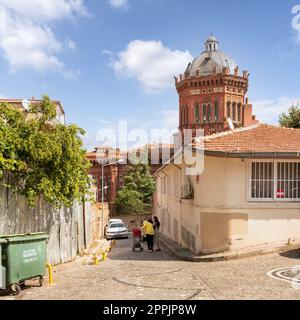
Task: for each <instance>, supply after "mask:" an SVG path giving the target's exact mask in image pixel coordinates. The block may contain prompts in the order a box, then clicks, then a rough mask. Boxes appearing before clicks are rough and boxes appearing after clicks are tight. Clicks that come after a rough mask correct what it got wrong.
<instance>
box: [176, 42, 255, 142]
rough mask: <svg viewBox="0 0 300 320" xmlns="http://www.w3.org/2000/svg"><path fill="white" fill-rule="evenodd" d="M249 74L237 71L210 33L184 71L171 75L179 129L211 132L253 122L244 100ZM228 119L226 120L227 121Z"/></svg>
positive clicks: (236, 67) (246, 100)
mask: <svg viewBox="0 0 300 320" xmlns="http://www.w3.org/2000/svg"><path fill="white" fill-rule="evenodd" d="M248 83H249V73H248V71H243V72H242V74H240V71H239V67H238V66H237V65H236V63H235V62H234V61H233V60H232V59H231V58H230V57H229V56H228V55H227V54H225V53H224V52H222V51H221V50H220V49H219V42H218V41H217V39H216V38H215V37H214V36H210V37H209V38H208V39H207V41H206V43H205V50H204V52H203V53H202V54H201V55H200V56H199V57H198V58H196V59H195V60H194V61H192V62H191V63H189V65H188V67H187V69H186V70H185V72H184V74H182V75H180V76H179V78H175V85H176V89H177V92H178V95H179V131H180V132H182V133H183V130H184V129H192V131H193V136H195V131H196V129H204V134H205V135H208V134H213V133H217V132H222V131H226V130H228V129H229V125H228V118H230V119H231V120H232V122H233V125H234V127H246V126H249V125H251V124H254V123H256V120H255V117H254V116H253V115H252V105H251V104H249V103H248V99H247V98H246V94H247V91H248ZM229 121H230V120H229Z"/></svg>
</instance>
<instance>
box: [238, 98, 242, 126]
mask: <svg viewBox="0 0 300 320" xmlns="http://www.w3.org/2000/svg"><path fill="white" fill-rule="evenodd" d="M237 112H238V114H237V116H238V121H239V122H241V119H242V114H241V112H242V105H241V104H240V103H239V104H238V109H237Z"/></svg>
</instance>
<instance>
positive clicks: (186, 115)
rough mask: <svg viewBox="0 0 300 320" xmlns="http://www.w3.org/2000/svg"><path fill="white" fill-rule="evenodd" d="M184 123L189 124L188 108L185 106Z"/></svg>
mask: <svg viewBox="0 0 300 320" xmlns="http://www.w3.org/2000/svg"><path fill="white" fill-rule="evenodd" d="M185 123H189V107H188V106H185Z"/></svg>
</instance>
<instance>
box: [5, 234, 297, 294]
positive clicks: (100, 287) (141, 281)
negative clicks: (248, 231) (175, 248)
mask: <svg viewBox="0 0 300 320" xmlns="http://www.w3.org/2000/svg"><path fill="white" fill-rule="evenodd" d="M108 258H109V259H108V260H107V261H105V262H101V263H100V265H99V266H94V265H88V264H87V258H86V257H84V258H77V259H76V261H74V262H72V263H69V264H65V265H61V266H58V267H55V268H54V271H55V272H54V285H52V286H49V285H48V284H47V281H46V283H45V286H44V287H42V288H39V287H36V286H35V282H31V283H30V282H29V283H28V287H27V288H25V289H24V291H22V293H21V294H20V295H19V296H18V297H12V296H2V297H0V299H6V300H12V299H20V300H23V299H24V300H27V299H45V300H49V299H50V300H51V299H80V300H83V299H92V300H93V299H97V300H99V299H101V300H102V299H117V300H127V299H128V300H136V299H151V300H158V299H159V300H160V299H166V300H168V299H196V300H201V299H300V290H296V289H294V288H292V285H291V283H288V282H284V281H280V280H278V279H274V278H272V277H270V276H268V275H267V273H268V272H269V271H271V270H273V269H276V268H286V267H294V266H297V265H299V264H300V254H299V252H289V253H284V254H272V255H265V256H259V257H251V258H245V259H241V260H231V261H224V262H208V263H193V262H183V261H178V260H177V259H176V258H174V257H173V256H171V255H170V254H169V253H168V252H166V249H164V248H163V251H162V252H153V253H152V252H147V251H145V252H142V253H140V252H137V253H133V252H131V239H129V240H120V241H117V243H116V247H115V248H114V249H113V251H112V252H111V253H109V256H108Z"/></svg>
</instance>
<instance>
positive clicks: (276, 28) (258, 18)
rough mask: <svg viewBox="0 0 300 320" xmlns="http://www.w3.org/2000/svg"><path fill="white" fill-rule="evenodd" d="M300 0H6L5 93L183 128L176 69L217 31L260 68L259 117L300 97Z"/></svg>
mask: <svg viewBox="0 0 300 320" xmlns="http://www.w3.org/2000/svg"><path fill="white" fill-rule="evenodd" d="M295 5H300V0H295V1H293V0H291V1H290V0H277V1H271V0H265V1H256V0H251V1H250V0H243V1H242V0H227V1H223V0H210V1H202V0H127V1H125V0H85V1H84V0H51V1H50V0H49V1H44V0H0V9H1V11H0V17H1V19H0V20H1V21H2V23H1V24H0V68H1V73H0V95H1V96H4V97H9V98H31V97H33V96H34V97H37V98H38V97H40V96H41V95H42V94H44V93H46V94H49V95H50V96H51V97H52V98H54V99H59V100H61V102H62V103H63V106H64V109H65V111H66V117H67V121H68V122H72V123H77V124H78V125H79V126H81V127H83V128H84V129H85V130H86V131H87V137H86V138H85V141H86V146H87V147H88V148H89V149H92V147H93V146H94V145H96V144H99V142H97V141H95V135H96V133H97V131H98V130H99V129H101V128H103V127H114V126H115V125H116V124H117V121H118V120H128V121H129V125H130V127H132V128H136V127H141V128H147V129H150V128H163V127H166V128H173V127H176V125H177V108H178V102H177V101H178V98H177V93H176V90H175V88H174V83H173V75H178V74H179V73H180V72H183V71H184V68H185V66H186V64H187V62H188V61H189V60H190V59H192V57H196V56H198V55H199V54H200V53H201V52H202V50H203V44H204V42H205V40H206V38H207V36H208V35H209V34H210V33H211V32H213V34H214V35H215V36H216V37H217V38H218V40H219V42H220V46H221V49H222V50H223V51H224V52H226V53H228V54H229V55H230V56H231V57H232V58H233V59H234V60H235V61H236V62H237V64H238V65H239V66H240V69H247V70H249V72H250V74H251V78H250V88H249V98H250V101H251V102H253V104H254V110H255V113H256V114H257V116H258V118H259V119H261V120H263V121H265V122H270V123H276V120H277V118H278V114H279V113H281V112H282V111H284V110H286V109H287V107H288V106H289V105H290V104H291V103H293V102H295V103H296V102H297V101H300V85H299V84H300V80H299V70H300V59H299V57H300V30H298V32H297V30H295V29H293V27H292V19H293V17H295V14H292V8H293V7H294V6H295Z"/></svg>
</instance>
